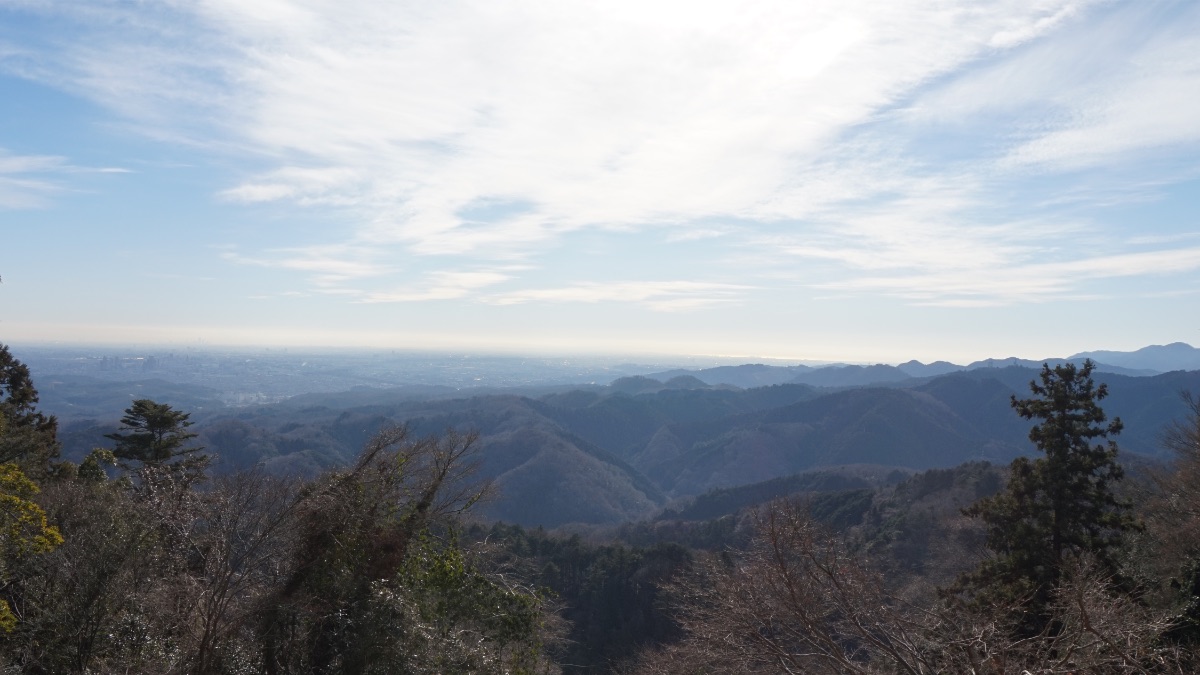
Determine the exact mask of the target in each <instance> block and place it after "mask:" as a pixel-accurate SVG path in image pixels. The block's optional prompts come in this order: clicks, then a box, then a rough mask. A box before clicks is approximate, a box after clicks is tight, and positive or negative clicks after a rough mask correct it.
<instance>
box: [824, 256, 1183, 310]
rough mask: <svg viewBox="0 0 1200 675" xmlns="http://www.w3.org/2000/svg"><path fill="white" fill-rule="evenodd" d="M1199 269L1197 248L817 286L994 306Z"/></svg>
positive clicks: (950, 303)
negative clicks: (1097, 282)
mask: <svg viewBox="0 0 1200 675" xmlns="http://www.w3.org/2000/svg"><path fill="white" fill-rule="evenodd" d="M1197 270H1200V247H1191V248H1185V249H1177V250H1168V251H1145V252H1138V253H1126V254H1119V255H1107V256H1095V257H1090V258H1080V259H1075V260H1069V261H1061V262H1059V261H1055V262H1030V263H1027V264H1022V265H1012V266H1004V267H997V266H993V267H983V268H976V269H971V268H968V267H965V266H964V267H962V268H959V269H954V270H938V271H934V272H923V273H919V274H914V275H905V276H900V275H894V276H862V277H858V278H855V279H849V280H845V281H837V282H830V283H824V284H820V285H819V287H821V288H823V289H826V290H837V291H846V292H852V293H882V294H884V295H889V296H894V297H897V298H904V299H906V300H910V301H913V302H914V303H915V304H921V305H933V306H943V307H994V306H1000V305H1006V304H1012V303H1014V302H1018V301H1019V302H1045V301H1049V300H1057V299H1061V298H1064V297H1080V296H1083V295H1086V294H1087V292H1086V291H1085V290H1084V289H1083V286H1084V284H1086V282H1088V281H1090V280H1093V279H1112V278H1117V279H1119V278H1127V277H1140V276H1162V275H1171V274H1177V273H1185V272H1195V271H1197Z"/></svg>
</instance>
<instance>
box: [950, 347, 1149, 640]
mask: <svg viewBox="0 0 1200 675" xmlns="http://www.w3.org/2000/svg"><path fill="white" fill-rule="evenodd" d="M1094 368H1095V364H1094V363H1093V362H1092V361H1090V360H1088V361H1085V362H1084V363H1083V366H1082V367H1076V366H1075V365H1074V364H1071V363H1067V364H1063V365H1059V366H1055V367H1054V368H1050V366H1049V365H1045V366H1043V367H1042V371H1041V373H1040V378H1039V379H1040V380H1041V382H1040V384H1039V383H1038V382H1037V381H1036V380H1035V381H1032V382H1030V383H1029V387H1030V390H1031V392H1032V393H1033V397H1032V398H1028V399H1018V398H1017V397H1016V396H1013V397H1012V400H1011V403H1012V407H1013V409H1015V410H1016V411H1017V414H1019V415H1020V416H1021V417H1024V418H1025V419H1030V420H1037V424H1035V425H1034V426H1033V428H1032V429H1030V431H1029V440H1031V441H1033V443H1034V445H1035V446H1036V447H1037V449H1038V451H1039V452H1041V453H1042V455H1043V456H1041V457H1038V458H1036V459H1029V458H1026V457H1021V458H1018V459H1016V460H1014V461H1013V463H1012V467H1011V475H1010V477H1009V482H1008V489H1007V490H1005V491H1003V492H1001V493H999V494H997V495H995V496H993V497H989V498H986V499H983V500H980V501H979V502H977V503H975V504H974V505H973V506H971V507H970V508H968V509H967V510H966V513H967V515H970V516H974V517H977V518H980V519H981V520H982V521H983V522H984V524H985V526H986V528H987V546H988V548H989V549H990V550H991V551H992V553H993V554H994V556H993V557H992V558H990V559H988V560H986V561H984V562H983V564H982V565H981V566H980V568H979V569H978V570H977V571H976V572H974V573H973V574H971V575H969V576H968V585H969V586H972V587H975V588H977V589H981V590H983V591H984V595H985V597H990V598H991V599H993V600H994V599H996V598H997V597H998V598H1002V599H1004V600H1015V599H1017V598H1027V599H1028V600H1029V602H1030V609H1031V610H1032V612H1031V614H1030V616H1031V617H1037V616H1039V615H1041V614H1043V613H1044V612H1043V610H1044V608H1045V607H1046V605H1047V604H1048V603H1049V602H1050V600H1051V594H1052V591H1053V589H1054V588H1055V587H1056V586H1057V585H1058V583H1059V581H1060V580H1061V578H1062V575H1063V573H1064V570H1065V569H1066V564H1067V562H1068V561H1069V562H1072V563H1074V562H1076V561H1078V560H1079V559H1081V558H1085V557H1087V558H1090V559H1092V560H1094V561H1095V562H1096V563H1098V564H1100V565H1101V567H1103V568H1105V569H1107V570H1109V571H1113V572H1115V570H1116V565H1115V563H1114V561H1113V558H1112V554H1113V551H1114V550H1115V549H1116V547H1117V546H1119V545H1120V544H1121V541H1122V537H1123V535H1124V534H1125V533H1126V532H1128V531H1130V530H1131V529H1135V528H1136V527H1137V525H1136V521H1135V520H1134V518H1133V517H1132V516H1131V515H1130V514H1129V505H1128V504H1127V503H1125V502H1123V501H1122V500H1120V499H1119V498H1118V497H1117V495H1116V494H1115V492H1114V487H1115V484H1116V483H1117V482H1118V481H1120V480H1121V478H1122V477H1123V476H1124V470H1123V469H1122V467H1121V465H1120V464H1119V463H1118V462H1117V445H1116V443H1115V442H1113V441H1112V440H1109V439H1108V437H1109V436H1113V435H1116V434H1118V433H1120V431H1121V427H1122V425H1121V420H1120V419H1113V420H1112V421H1108V420H1107V417H1106V415H1105V413H1104V410H1103V409H1101V407H1100V405H1099V401H1101V400H1103V399H1104V398H1105V397H1106V396H1107V395H1108V388H1107V387H1106V386H1105V385H1104V384H1100V385H1097V384H1096V383H1095V382H1094V381H1093V380H1092V371H1093V369H1094ZM1043 627H1044V626H1043V625H1040V623H1039V622H1038V621H1037V620H1036V618H1034V619H1032V623H1031V624H1030V625H1029V626H1028V628H1029V629H1031V630H1041V629H1042V628H1043Z"/></svg>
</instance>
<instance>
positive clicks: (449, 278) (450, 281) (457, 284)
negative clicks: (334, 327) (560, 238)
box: [357, 271, 511, 303]
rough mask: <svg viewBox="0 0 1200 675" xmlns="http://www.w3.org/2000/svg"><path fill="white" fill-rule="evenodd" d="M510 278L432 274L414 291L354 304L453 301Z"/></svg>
mask: <svg viewBox="0 0 1200 675" xmlns="http://www.w3.org/2000/svg"><path fill="white" fill-rule="evenodd" d="M510 278H511V277H510V275H508V274H505V273H501V272H495V271H471V272H435V273H434V274H433V275H432V276H431V278H430V279H428V280H427V281H426V282H425V283H423V284H420V285H418V286H416V287H414V288H406V289H399V290H392V291H382V292H372V293H366V294H363V296H362V297H361V298H359V299H358V300H357V302H362V303H386V302H424V301H427V300H456V299H459V298H463V297H466V296H467V295H469V294H471V293H472V292H473V291H476V290H478V289H481V288H486V287H488V286H494V285H496V284H499V283H501V282H504V281H507V280H508V279H510Z"/></svg>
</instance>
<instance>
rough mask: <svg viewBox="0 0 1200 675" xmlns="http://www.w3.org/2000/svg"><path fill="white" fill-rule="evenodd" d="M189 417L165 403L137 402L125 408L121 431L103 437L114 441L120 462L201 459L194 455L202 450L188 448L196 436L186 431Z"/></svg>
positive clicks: (156, 464) (155, 462)
mask: <svg viewBox="0 0 1200 675" xmlns="http://www.w3.org/2000/svg"><path fill="white" fill-rule="evenodd" d="M190 417H191V414H190V413H185V412H182V411H179V410H175V409H174V408H172V407H171V406H170V405H168V404H166V403H156V402H154V401H151V400H150V399H147V398H143V399H138V400H136V401H134V402H133V405H131V406H129V407H128V408H126V409H125V416H124V417H122V418H121V429H120V431H117V432H115V433H111V434H105V438H108V439H111V440H113V441H116V446H115V447H114V448H113V455H115V456H116V457H117V459H119V460H122V461H123V462H130V461H135V462H141V463H142V464H144V465H147V466H163V465H166V464H169V463H172V462H173V461H175V460H176V459H177V458H180V457H185V456H190V457H192V458H195V459H202V457H203V456H200V455H197V454H196V453H198V452H200V451H201V450H203V449H204V448H202V447H196V446H188V445H187V443H188V441H190V440H191V439H193V438H195V437H196V434H194V433H191V432H189V431H188V427H190V426H192V422H191V421H190V420H189V418H190ZM122 432H126V433H122Z"/></svg>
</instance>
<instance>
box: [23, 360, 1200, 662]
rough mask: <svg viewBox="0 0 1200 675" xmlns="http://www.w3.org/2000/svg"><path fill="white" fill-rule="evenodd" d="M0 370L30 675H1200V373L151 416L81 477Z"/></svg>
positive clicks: (661, 388) (680, 389)
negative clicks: (1125, 449)
mask: <svg viewBox="0 0 1200 675" xmlns="http://www.w3.org/2000/svg"><path fill="white" fill-rule="evenodd" d="M0 356H2V357H3V362H2V364H3V368H0V374H2V375H3V379H0V393H2V394H3V398H0V412H2V413H3V414H2V415H0V452H3V453H4V454H3V457H2V458H0V459H3V460H4V461H5V463H3V464H0V494H2V496H3V502H2V503H3V504H4V505H5V506H4V509H3V510H2V513H0V517H2V518H3V519H4V521H3V530H2V532H3V536H4V540H3V541H4V546H3V549H2V555H3V558H2V560H0V562H2V563H3V565H0V663H2V664H3V665H4V667H5V668H6V669H7V671H10V672H28V673H52V672H53V673H58V672H79V673H83V672H161V673H188V674H196V675H200V674H209V673H212V674H218V673H367V672H380V673H383V672H388V673H390V672H414V673H420V672H424V673H449V672H454V673H458V672H463V673H466V672H480V673H538V672H544V673H553V672H567V673H596V672H601V673H603V672H637V673H696V672H829V673H842V672H858V673H864V674H865V673H898V672H907V673H912V672H918V673H925V672H972V671H973V672H978V673H984V672H987V673H1013V674H1014V675H1016V674H1017V673H1021V672H1024V671H1026V670H1028V671H1030V672H1035V671H1036V672H1088V673H1123V672H1131V670H1132V671H1134V672H1147V673H1182V672H1192V671H1193V669H1194V667H1196V666H1197V665H1198V662H1197V660H1196V654H1195V646H1196V645H1197V644H1200V628H1197V626H1200V610H1197V603H1196V600H1195V598H1196V593H1197V589H1198V588H1200V581H1198V577H1197V574H1196V570H1197V569H1200V565H1197V560H1200V550H1197V547H1196V544H1195V542H1196V541H1198V539H1197V538H1196V536H1195V534H1196V530H1197V528H1198V527H1200V508H1197V507H1196V499H1195V492H1194V490H1192V489H1191V487H1193V486H1194V484H1195V480H1196V475H1197V471H1198V469H1197V467H1200V403H1197V402H1196V401H1195V400H1194V399H1188V398H1182V399H1181V398H1179V396H1178V394H1174V395H1170V394H1169V393H1168V392H1169V391H1170V390H1174V391H1176V392H1177V391H1179V389H1181V388H1183V387H1188V386H1192V385H1193V384H1196V380H1195V378H1196V377H1197V375H1200V373H1194V372H1193V373H1171V374H1168V375H1163V376H1158V377H1153V378H1140V379H1132V378H1119V377H1116V376H1111V375H1105V379H1107V380H1110V381H1112V382H1115V383H1116V384H1115V385H1112V386H1107V385H1104V384H1101V385H1098V386H1094V385H1093V382H1092V380H1091V377H1090V376H1091V373H1092V371H1091V367H1090V365H1087V364H1085V366H1084V367H1083V368H1082V369H1081V370H1078V371H1077V370H1076V368H1075V366H1074V365H1069V366H1064V367H1058V368H1055V369H1050V368H1048V367H1047V368H1044V369H1043V370H1042V372H1041V373H1033V374H1032V375H1033V376H1035V377H1040V379H1041V382H1042V385H1041V386H1040V388H1039V387H1038V386H1034V387H1033V390H1032V393H1033V396H1032V397H1029V398H1021V399H1020V400H1018V398H1019V397H1027V396H1029V393H1028V392H1029V386H1030V385H1029V380H1025V382H1024V386H1025V387H1026V389H1025V390H1024V391H1017V390H1016V389H1015V386H1016V385H1018V384H1020V383H1021V380H1022V379H1023V378H1025V377H1029V376H1030V375H1031V373H1030V371H1027V370H1024V369H1000V370H996V371H987V370H976V371H971V372H962V373H953V374H950V375H947V376H943V377H937V378H932V379H929V380H926V381H922V382H920V383H918V384H917V385H916V386H913V387H899V388H897V387H888V388H851V389H840V390H835V391H822V390H819V389H816V388H813V387H810V386H804V385H775V386H769V387H760V388H754V389H748V390H740V389H736V388H729V387H722V388H713V387H709V386H707V385H702V384H697V382H696V381H693V380H689V379H686V378H674V379H673V380H671V381H670V382H657V383H656V381H654V380H649V379H646V378H642V379H640V380H623V381H618V382H617V383H615V386H613V387H593V388H588V389H580V390H573V391H570V390H557V391H552V392H548V393H542V394H541V395H538V396H519V395H512V394H509V395H488V396H479V397H474V398H466V399H420V398H419V397H417V398H414V397H412V396H401V397H389V396H388V395H387V393H386V392H359V393H357V394H356V395H355V396H353V397H352V398H353V400H352V401H350V403H349V404H348V405H347V406H346V407H337V406H336V405H331V404H332V403H334V400H332V399H331V398H330V397H308V398H307V399H305V400H296V401H291V402H287V403H282V404H275V405H270V406H259V407H254V408H244V409H241V410H239V411H237V412H234V413H228V412H221V413H217V414H209V415H206V416H204V417H203V418H202V421H193V419H192V414H191V413H190V412H187V411H184V410H182V409H179V408H176V407H173V406H172V405H171V404H169V403H162V402H156V401H153V400H150V399H144V398H143V399H136V400H134V401H133V402H132V404H131V405H130V406H129V407H128V408H127V409H126V410H125V414H124V417H123V418H122V419H121V420H120V422H119V425H117V426H115V427H111V428H109V427H107V426H105V425H101V424H92V423H85V424H81V425H77V427H76V428H77V429H82V430H83V432H84V433H87V434H91V435H92V436H93V437H97V438H98V439H99V440H97V441H96V442H97V444H98V445H99V446H100V447H99V448H97V449H95V450H91V451H89V452H88V453H87V454H86V455H84V456H83V457H81V458H80V459H79V460H78V461H70V460H64V459H62V458H61V457H60V456H59V451H60V449H61V446H60V436H59V429H58V421H57V420H56V419H55V418H54V417H52V416H47V415H45V414H44V413H42V412H41V411H40V410H39V409H38V401H39V396H38V391H37V389H36V388H35V387H34V384H33V382H32V380H31V378H30V377H29V372H28V370H27V369H26V368H25V367H24V366H23V365H22V364H21V363H20V362H19V361H18V360H16V359H15V358H13V357H12V356H11V354H9V353H8V351H7V349H6V348H3V347H0ZM1118 387H1125V389H1124V390H1122V389H1120V388H1118ZM1198 388H1200V387H1198ZM1014 392H1015V393H1016V394H1017V396H1014ZM1101 400H1102V401H1103V403H1104V404H1105V405H1106V406H1107V405H1108V404H1109V403H1112V404H1113V405H1112V406H1111V408H1109V410H1111V411H1118V410H1120V411H1122V412H1121V414H1122V415H1123V416H1127V417H1126V418H1125V420H1124V424H1122V423H1120V422H1117V421H1116V420H1113V419H1111V418H1110V417H1108V416H1106V413H1105V411H1104V410H1101V408H1100V407H1099V406H1098V405H1097V403H1098V402H1099V401H1101ZM1013 407H1016V408H1017V410H1016V412H1019V413H1022V414H1023V415H1024V416H1025V417H1026V418H1028V419H1022V416H1021V415H1018V414H1016V413H1015V412H1014V410H1013ZM1172 411H1179V414H1178V415H1176V416H1174V417H1171V414H1172ZM398 418H402V419H404V420H407V422H408V425H407V426H395V425H394V424H393V422H395V421H397V419H398ZM1031 420H1032V421H1031ZM1164 424H1165V426H1164ZM1135 425H1146V426H1152V425H1157V426H1156V432H1155V433H1157V434H1160V435H1159V436H1158V439H1159V442H1160V443H1161V447H1156V446H1153V445H1151V442H1150V441H1143V442H1144V443H1146V445H1145V446H1141V447H1145V448H1147V450H1148V452H1147V455H1150V454H1153V456H1157V457H1161V458H1164V459H1174V460H1175V463H1174V464H1173V465H1171V466H1169V467H1166V468H1159V469H1154V468H1152V467H1151V465H1150V464H1148V463H1146V461H1145V460H1143V461H1141V462H1135V465H1136V466H1137V471H1135V472H1132V473H1130V474H1129V476H1128V477H1127V476H1126V472H1125V470H1124V468H1123V467H1122V465H1121V463H1120V462H1119V461H1118V460H1119V456H1118V453H1117V450H1116V446H1115V445H1107V444H1105V442H1104V439H1105V438H1106V437H1109V438H1117V437H1119V438H1121V439H1122V441H1123V440H1124V438H1125V437H1126V435H1125V433H1124V431H1125V429H1131V428H1133V427H1134V426H1135ZM1031 426H1032V431H1031ZM1122 427H1125V429H1122ZM465 429H477V430H479V433H478V434H476V433H474V432H469V431H463V430H465ZM1164 432H1165V433H1164ZM1142 433H1143V434H1146V435H1147V436H1148V435H1149V432H1146V431H1143V432H1142ZM1022 437H1023V438H1022ZM1135 438H1136V436H1135ZM1143 438H1145V436H1143ZM1031 440H1032V441H1034V442H1033V443H1031V442H1030V441H1031ZM1022 441H1024V442H1023V443H1022ZM351 447H357V448H358V450H357V451H351V450H350V449H349V448H351ZM216 452H220V453H222V454H224V455H225V456H224V457H222V458H221V460H220V461H219V462H218V461H216V460H217V458H216V457H215V454H216ZM1030 455H1031V457H1030ZM981 456H982V457H983V458H984V459H980V457H981ZM1012 457H1017V459H1015V460H1014V461H1013V462H1012V464H1011V466H1010V467H1006V466H1005V464H1007V462H1006V461H1003V460H1006V459H1009V458H1012ZM1120 457H1125V455H1124V454H1122V455H1121V456H1120ZM1088 458H1090V459H1088ZM1128 458H1134V456H1133V455H1129V457H1128ZM1085 459H1086V462H1085V461H1084V460H1085ZM963 460H966V461H965V463H964V461H963ZM989 460H990V461H989ZM998 460H999V461H998ZM1089 462H1090V464H1088V463H1089ZM1085 465H1086V466H1085ZM930 466H934V467H938V468H929V467H930ZM1078 467H1085V468H1078ZM497 490H500V492H497ZM505 491H506V492H505ZM506 493H507V494H506ZM1054 495H1059V496H1054ZM1085 507H1086V508H1085ZM1048 513H1058V514H1060V515H1056V516H1055V517H1053V518H1046V517H1045V514H1048ZM501 520H508V521H509V523H510V524H505V523H503V522H498V521H501ZM513 522H517V523H522V522H523V523H527V524H532V525H534V526H535V527H533V528H531V529H530V528H525V527H522V526H521V525H518V524H511V523H513ZM558 524H562V527H559V528H558V529H553V530H547V529H544V528H543V527H538V526H539V525H558ZM568 524H569V525H568ZM1053 528H1060V529H1059V530H1054V529H1053ZM1060 542H1066V543H1060ZM1037 668H1042V670H1037ZM1031 669H1033V670H1031Z"/></svg>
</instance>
